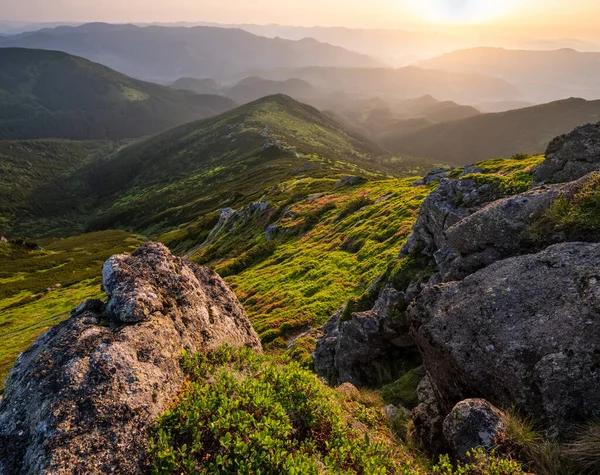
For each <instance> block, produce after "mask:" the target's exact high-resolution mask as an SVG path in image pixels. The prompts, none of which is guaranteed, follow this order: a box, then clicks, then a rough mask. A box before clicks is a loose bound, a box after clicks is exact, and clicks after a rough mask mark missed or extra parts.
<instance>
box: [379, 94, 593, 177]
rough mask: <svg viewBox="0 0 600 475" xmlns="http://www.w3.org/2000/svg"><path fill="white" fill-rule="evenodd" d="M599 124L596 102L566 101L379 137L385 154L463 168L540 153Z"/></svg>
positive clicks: (395, 131) (399, 131) (393, 131)
mask: <svg viewBox="0 0 600 475" xmlns="http://www.w3.org/2000/svg"><path fill="white" fill-rule="evenodd" d="M598 121H600V101H585V100H584V99H567V100H563V101H556V102H552V103H549V104H543V105H539V106H535V107H528V108H525V109H518V110H512V111H508V112H502V113H498V114H480V115H477V116H474V117H470V118H466V119H462V120H455V121H451V122H443V123H439V124H433V125H427V126H424V127H418V128H416V130H415V128H412V129H404V130H403V128H401V127H399V128H396V129H395V130H390V131H388V133H387V134H386V135H383V136H381V137H380V143H381V144H382V145H383V146H385V147H386V148H388V149H389V150H391V151H393V152H395V153H400V154H406V155H409V156H412V157H427V158H429V159H433V160H439V161H443V162H448V163H453V164H458V165H464V164H467V163H474V162H476V161H479V160H485V159H489V158H503V157H510V156H512V155H513V154H516V153H529V154H537V153H543V152H544V150H545V149H546V147H547V145H548V143H549V142H550V141H551V140H552V139H553V138H554V137H556V136H558V135H562V134H565V133H567V132H569V131H571V130H572V129H573V128H575V127H577V126H579V125H584V124H587V123H590V122H593V123H595V122H598Z"/></svg>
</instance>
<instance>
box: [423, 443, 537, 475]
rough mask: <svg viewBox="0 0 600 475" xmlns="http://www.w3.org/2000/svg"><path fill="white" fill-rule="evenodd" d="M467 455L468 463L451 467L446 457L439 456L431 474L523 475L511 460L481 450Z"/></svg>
mask: <svg viewBox="0 0 600 475" xmlns="http://www.w3.org/2000/svg"><path fill="white" fill-rule="evenodd" d="M467 455H468V456H469V458H470V461H469V462H468V463H458V464H457V465H452V463H451V462H450V458H449V457H448V456H447V455H442V456H440V459H439V462H438V464H437V465H435V466H434V467H433V473H435V474H439V475H521V474H523V475H524V474H525V472H524V471H523V468H522V467H521V465H520V464H519V463H518V462H516V461H514V460H511V459H508V458H502V457H499V456H497V455H496V454H495V453H494V452H492V453H491V454H487V453H486V452H485V451H484V450H483V449H477V450H472V451H471V452H468V453H467Z"/></svg>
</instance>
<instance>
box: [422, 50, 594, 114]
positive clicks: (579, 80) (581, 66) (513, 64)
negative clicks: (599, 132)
mask: <svg viewBox="0 0 600 475" xmlns="http://www.w3.org/2000/svg"><path fill="white" fill-rule="evenodd" d="M418 65H419V66H422V67H425V68H431V69H443V70H445V71H451V72H455V73H462V74H485V75H488V76H495V77H498V78H502V79H505V80H507V81H509V82H511V83H513V84H515V85H516V86H517V87H518V88H519V90H521V91H522V92H523V94H524V99H525V100H529V101H532V102H536V103H541V102H550V101H555V100H557V99H566V98H568V97H582V98H584V99H600V86H599V85H598V80H597V78H598V76H599V75H600V53H581V52H579V51H575V50H574V49H568V48H565V49H560V50H555V51H526V50H507V49H503V48H473V49H465V50H459V51H455V52H453V53H448V54H444V55H442V56H439V57H436V58H433V59H429V60H426V61H421V62H419V63H418Z"/></svg>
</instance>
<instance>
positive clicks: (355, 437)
mask: <svg viewBox="0 0 600 475" xmlns="http://www.w3.org/2000/svg"><path fill="white" fill-rule="evenodd" d="M183 365H184V368H185V370H186V372H187V374H188V375H189V379H190V383H189V386H188V389H187V391H186V393H185V394H184V395H183V396H182V397H181V399H180V400H179V402H178V403H177V404H176V405H175V406H174V407H173V408H171V409H170V410H168V411H167V412H166V413H165V414H164V415H163V416H161V417H160V418H159V420H158V421H157V424H156V428H155V430H154V433H153V436H152V438H151V440H150V443H149V458H150V461H151V464H152V473H154V474H184V473H185V474H187V473H221V474H280V473H285V474H315V475H316V474H318V473H323V472H324V471H328V472H329V471H330V472H331V473H348V474H351V473H364V474H383V473H389V472H390V471H392V472H393V470H392V468H393V460H392V459H391V454H390V453H389V452H388V450H387V448H386V446H385V445H383V443H380V442H376V443H373V442H371V441H370V440H369V437H368V436H367V435H363V434H360V433H358V432H356V431H355V430H353V429H350V428H349V427H348V425H347V424H346V423H345V421H344V417H343V412H342V407H341V403H340V401H339V397H336V396H337V395H336V394H335V393H334V391H333V390H332V389H330V388H328V387H327V386H325V385H324V384H323V383H321V382H320V381H319V380H318V378H317V377H316V376H315V375H313V374H311V373H310V372H308V371H306V370H304V369H302V368H301V367H300V366H299V365H298V364H296V363H293V362H292V363H288V364H282V363H281V362H278V361H277V360H275V359H274V358H273V357H267V356H264V355H259V354H257V353H254V352H252V351H251V350H249V349H241V350H235V349H232V348H231V347H227V346H225V347H222V348H221V349H220V350H218V351H217V352H215V353H213V354H209V355H206V354H196V355H194V356H189V355H185V356H184V359H183Z"/></svg>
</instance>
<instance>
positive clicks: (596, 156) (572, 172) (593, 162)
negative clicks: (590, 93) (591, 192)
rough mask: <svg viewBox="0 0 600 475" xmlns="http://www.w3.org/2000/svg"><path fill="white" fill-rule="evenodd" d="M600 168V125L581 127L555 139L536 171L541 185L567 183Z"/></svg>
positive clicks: (536, 176) (535, 177)
mask: <svg viewBox="0 0 600 475" xmlns="http://www.w3.org/2000/svg"><path fill="white" fill-rule="evenodd" d="M598 169H600V122H599V123H597V124H587V125H584V126H581V127H577V128H576V129H575V130H574V131H573V132H571V133H569V134H566V135H561V136H560V137H557V138H555V139H554V140H553V141H552V142H550V145H549V146H548V149H547V150H546V159H545V160H544V161H543V162H542V163H541V164H539V165H538V166H537V167H536V168H534V169H533V171H532V174H533V177H534V179H535V180H536V181H539V182H551V183H557V182H566V181H573V180H577V179H578V178H581V177H582V176H584V175H586V174H588V173H590V172H592V171H595V170H598Z"/></svg>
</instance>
